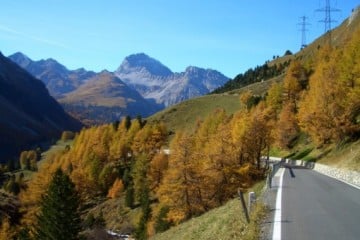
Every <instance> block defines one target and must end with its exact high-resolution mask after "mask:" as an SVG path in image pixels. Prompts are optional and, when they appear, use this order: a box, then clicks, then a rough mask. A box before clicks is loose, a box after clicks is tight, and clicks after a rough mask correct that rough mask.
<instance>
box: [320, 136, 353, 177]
mask: <svg viewBox="0 0 360 240" xmlns="http://www.w3.org/2000/svg"><path fill="white" fill-rule="evenodd" d="M319 162H320V163H323V164H327V165H331V166H334V167H338V168H345V169H349V170H355V171H359V172H360V140H358V141H357V142H354V143H349V144H346V145H344V146H343V147H341V148H339V147H337V148H336V147H335V148H334V149H333V150H332V151H331V152H330V153H329V154H328V156H326V157H324V158H322V159H320V160H319Z"/></svg>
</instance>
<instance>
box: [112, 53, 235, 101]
mask: <svg viewBox="0 0 360 240" xmlns="http://www.w3.org/2000/svg"><path fill="white" fill-rule="evenodd" d="M134 59H135V60H134ZM142 62H146V63H147V65H142V66H141V67H140V68H139V63H142ZM149 63H153V64H155V69H160V68H161V69H163V70H162V71H153V70H152V68H151V67H152V66H151V65H150V66H149ZM163 67H165V66H164V65H163V64H162V63H160V62H159V61H157V60H155V61H154V59H153V58H151V57H149V56H148V55H146V54H143V53H140V54H133V55H130V56H128V57H127V58H125V60H124V61H123V62H122V64H121V65H120V66H119V67H118V68H117V70H116V71H115V75H117V76H118V77H119V78H120V79H122V80H123V81H124V82H125V83H126V84H128V85H129V86H130V87H132V88H134V89H136V90H137V91H138V92H139V93H140V94H141V95H142V96H143V97H144V98H145V99H153V100H154V101H155V102H156V103H158V104H160V105H164V106H165V107H168V106H171V105H174V104H176V103H178V102H181V101H184V100H187V99H190V98H193V97H198V96H201V95H204V94H207V93H209V92H211V91H213V90H214V89H216V88H217V87H219V86H222V85H223V84H224V83H225V82H226V81H228V80H229V78H228V77H226V76H225V75H223V74H222V73H220V72H218V71H216V70H212V69H204V68H200V67H195V66H188V67H187V68H186V69H185V71H184V72H179V73H177V72H172V71H171V70H170V69H168V68H167V67H165V68H163ZM164 69H166V70H164Z"/></svg>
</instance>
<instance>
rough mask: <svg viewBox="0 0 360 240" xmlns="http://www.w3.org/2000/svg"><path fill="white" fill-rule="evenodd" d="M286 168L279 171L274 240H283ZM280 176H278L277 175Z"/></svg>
mask: <svg viewBox="0 0 360 240" xmlns="http://www.w3.org/2000/svg"><path fill="white" fill-rule="evenodd" d="M284 172H285V168H281V169H279V171H278V173H279V175H280V176H279V177H280V179H279V186H278V190H277V194H276V206H275V216H274V229H273V236H272V240H281V198H282V184H283V176H284ZM276 175H278V174H276Z"/></svg>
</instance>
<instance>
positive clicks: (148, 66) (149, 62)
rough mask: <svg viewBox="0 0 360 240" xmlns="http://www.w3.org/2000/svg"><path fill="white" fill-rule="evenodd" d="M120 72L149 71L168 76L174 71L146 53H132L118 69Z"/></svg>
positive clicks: (152, 73)
mask: <svg viewBox="0 0 360 240" xmlns="http://www.w3.org/2000/svg"><path fill="white" fill-rule="evenodd" d="M116 72H117V73H118V74H129V73H132V72H148V73H149V74H151V75H156V76H161V77H166V76H169V75H171V74H172V71H171V70H170V69H169V68H167V67H166V66H165V65H163V64H162V63H161V62H159V61H158V60H156V59H154V58H151V57H149V56H148V55H146V54H145V53H137V54H132V55H130V56H128V57H126V58H125V59H124V61H123V62H122V64H121V65H120V67H119V68H118V69H117V71H116Z"/></svg>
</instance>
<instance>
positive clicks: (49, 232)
mask: <svg viewBox="0 0 360 240" xmlns="http://www.w3.org/2000/svg"><path fill="white" fill-rule="evenodd" d="M78 208H79V197H78V194H77V192H76V190H75V185H74V184H73V183H72V182H71V180H70V178H69V176H68V175H66V174H65V173H64V172H63V171H62V170H61V169H60V168H59V169H57V170H56V172H55V173H54V176H53V178H52V180H51V182H50V184H49V187H48V189H47V191H46V193H45V194H44V195H43V196H42V200H41V209H40V214H39V215H38V216H37V227H36V228H35V237H36V239H40V240H41V239H54V240H55V239H56V240H62V239H64V240H65V239H66V240H72V239H79V232H80V230H81V227H80V214H79V212H78Z"/></svg>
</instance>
